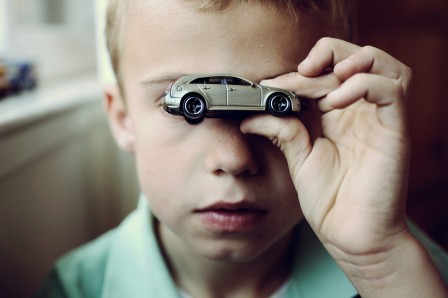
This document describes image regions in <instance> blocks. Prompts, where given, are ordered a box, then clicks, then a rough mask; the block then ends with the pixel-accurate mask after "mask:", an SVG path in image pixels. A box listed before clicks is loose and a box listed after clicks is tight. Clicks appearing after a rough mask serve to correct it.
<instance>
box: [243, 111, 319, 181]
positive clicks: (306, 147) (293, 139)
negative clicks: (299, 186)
mask: <svg viewBox="0 0 448 298" xmlns="http://www.w3.org/2000/svg"><path fill="white" fill-rule="evenodd" d="M241 132H242V133H245V134H256V135H261V136H264V137H266V138H268V139H269V140H271V142H272V143H273V144H274V145H275V146H277V147H278V148H279V149H280V150H281V151H282V152H283V154H284V155H285V157H286V161H287V162H288V167H289V170H290V173H291V176H292V179H293V181H295V178H296V177H297V175H298V172H299V170H300V168H301V167H302V165H303V163H304V162H305V160H306V158H307V157H308V156H309V154H310V152H311V143H310V136H309V134H308V131H307V130H306V128H305V126H304V125H303V123H302V122H301V121H300V120H299V119H297V118H295V117H282V118H279V117H273V116H271V115H256V116H254V117H250V118H246V119H245V120H244V121H243V122H242V123H241Z"/></svg>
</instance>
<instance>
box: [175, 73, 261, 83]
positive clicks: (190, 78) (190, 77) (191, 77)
mask: <svg viewBox="0 0 448 298" xmlns="http://www.w3.org/2000/svg"><path fill="white" fill-rule="evenodd" d="M213 77H232V78H238V79H241V80H244V81H248V82H252V81H250V80H248V79H246V78H243V77H240V76H236V75H233V74H228V73H219V74H216V73H214V74H191V75H186V76H183V77H182V78H180V79H179V80H180V81H181V82H182V83H187V82H191V81H193V80H195V79H198V78H213Z"/></svg>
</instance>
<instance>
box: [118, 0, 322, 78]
mask: <svg viewBox="0 0 448 298" xmlns="http://www.w3.org/2000/svg"><path fill="white" fill-rule="evenodd" d="M319 28H320V27H319V24H317V23H316V22H314V21H313V20H312V19H311V18H307V17H305V16H300V15H299V16H298V17H294V16H292V15H290V14H285V12H284V11H282V10H278V9H275V8H273V7H272V6H262V5H260V4H257V3H253V2H251V3H244V4H234V5H231V6H230V7H228V8H227V9H225V10H222V11H216V12H199V11H198V10H197V9H195V6H192V5H190V4H189V3H188V1H181V0H150V1H136V2H134V4H133V5H131V6H130V7H129V11H128V16H127V22H126V25H125V27H124V28H123V29H124V30H123V33H124V34H123V55H122V59H123V65H124V71H125V75H126V73H127V72H131V71H132V72H134V73H135V72H138V73H140V75H148V76H150V75H151V74H152V73H160V72H162V73H163V72H170V71H175V72H176V73H192V72H195V73H213V72H219V73H235V74H239V75H243V76H246V77H248V78H251V79H253V80H258V79H261V78H263V77H264V76H269V75H277V73H274V72H276V71H277V72H281V71H284V70H285V71H286V70H289V71H292V70H294V69H295V67H296V66H297V64H298V63H299V62H300V61H299V60H300V59H302V58H304V56H305V55H306V53H308V51H309V49H310V47H311V46H312V45H313V44H314V42H315V41H316V40H317V39H318V37H319V36H320V35H321V34H320V33H319V31H321V30H320V29H319ZM137 60H138V61H137ZM292 62H294V63H293V64H292ZM260 65H263V66H264V67H265V68H269V69H274V68H276V69H277V70H275V71H274V70H272V73H271V74H268V73H265V72H260V71H259V69H258V68H257V66H260ZM247 66H253V68H252V72H251V70H250V69H248V67H247ZM174 68H176V69H174ZM145 73H146V74H145ZM278 74H280V73H278Z"/></svg>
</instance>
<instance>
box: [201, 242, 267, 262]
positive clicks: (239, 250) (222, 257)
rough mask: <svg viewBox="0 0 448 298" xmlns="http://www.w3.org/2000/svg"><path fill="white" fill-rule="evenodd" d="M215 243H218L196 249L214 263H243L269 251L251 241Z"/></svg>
mask: <svg viewBox="0 0 448 298" xmlns="http://www.w3.org/2000/svg"><path fill="white" fill-rule="evenodd" d="M217 242H220V243H219V244H218V243H216V242H215V243H213V244H212V245H208V247H205V246H203V247H201V248H198V251H200V253H201V254H202V255H203V256H204V257H205V258H207V259H210V260H213V261H216V262H231V263H244V262H250V261H252V260H255V259H257V258H258V257H259V256H260V255H262V254H263V253H264V252H265V251H266V250H268V249H269V246H267V245H262V244H260V243H256V242H255V241H253V239H247V240H246V241H241V240H237V241H235V240H218V241H217ZM236 242H237V243H236ZM241 242H243V243H241Z"/></svg>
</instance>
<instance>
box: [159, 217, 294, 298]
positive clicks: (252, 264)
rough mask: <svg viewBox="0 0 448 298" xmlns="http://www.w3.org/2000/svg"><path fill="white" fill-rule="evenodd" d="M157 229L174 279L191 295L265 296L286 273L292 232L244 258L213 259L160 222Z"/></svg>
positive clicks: (283, 280) (278, 284)
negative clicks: (240, 259) (195, 248)
mask: <svg viewBox="0 0 448 298" xmlns="http://www.w3.org/2000/svg"><path fill="white" fill-rule="evenodd" d="M158 232H159V241H160V242H161V245H162V248H163V251H164V255H165V260H166V262H167V264H168V266H169V268H170V272H171V275H172V277H173V279H174V281H175V282H176V284H177V286H178V287H179V288H181V289H182V290H184V291H186V292H187V293H188V294H189V295H191V296H192V297H220V298H221V297H222V298H225V297H269V296H270V295H271V294H272V293H273V292H275V291H276V290H277V289H278V288H279V287H280V286H282V285H283V283H284V282H285V281H286V280H287V279H288V277H289V275H290V271H291V264H292V262H291V258H290V249H289V248H290V247H291V245H290V243H291V234H292V232H290V233H288V234H287V235H285V236H284V237H282V238H280V239H279V240H278V241H277V242H276V243H275V244H273V245H272V246H271V247H269V248H268V249H266V251H264V252H262V253H261V254H260V255H259V256H257V257H255V258H253V259H249V260H244V261H227V260H226V261H222V260H214V259H212V258H209V257H207V256H204V255H201V254H199V253H198V252H196V251H193V250H192V249H191V248H190V247H188V245H186V244H185V243H184V242H183V241H182V240H181V239H179V237H178V236H177V235H175V234H174V233H173V232H172V231H171V230H169V229H168V228H166V227H164V226H163V225H158Z"/></svg>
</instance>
